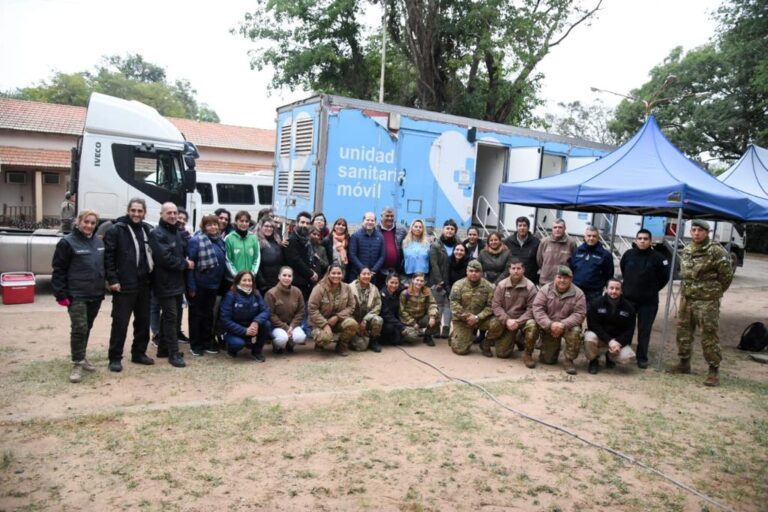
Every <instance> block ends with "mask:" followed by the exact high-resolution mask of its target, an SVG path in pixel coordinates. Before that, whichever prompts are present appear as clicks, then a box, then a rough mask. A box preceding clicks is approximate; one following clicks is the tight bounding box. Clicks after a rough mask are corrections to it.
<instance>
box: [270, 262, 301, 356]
mask: <svg viewBox="0 0 768 512" xmlns="http://www.w3.org/2000/svg"><path fill="white" fill-rule="evenodd" d="M264 301H265V302H266V303H267V307H268V308H269V311H270V313H271V314H272V351H273V352H274V353H275V354H282V353H283V351H288V352H293V347H294V345H303V344H305V343H306V342H307V335H306V334H305V333H304V330H303V329H302V328H301V324H302V322H303V321H304V295H302V293H301V290H299V289H298V288H297V287H295V286H293V269H292V268H291V267H282V268H281V269H280V273H279V275H278V282H277V285H275V286H274V287H273V288H270V289H269V291H267V294H266V296H265V297H264Z"/></svg>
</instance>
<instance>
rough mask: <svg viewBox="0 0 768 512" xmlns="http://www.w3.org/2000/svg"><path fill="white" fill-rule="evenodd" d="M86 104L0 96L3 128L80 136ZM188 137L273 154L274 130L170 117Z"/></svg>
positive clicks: (210, 144)
mask: <svg viewBox="0 0 768 512" xmlns="http://www.w3.org/2000/svg"><path fill="white" fill-rule="evenodd" d="M85 112H86V109H85V107H74V106H70V105H57V104H54V103H41V102H38V101H26V100H16V99H10V98H0V129H6V130H18V131H27V132H40V133H56V134H63V135H76V136H77V135H80V134H81V133H82V132H83V125H84V124H85ZM168 119H169V120H170V121H171V122H172V123H173V124H174V125H176V127H177V128H178V129H179V130H180V131H181V132H182V133H184V135H185V136H186V137H187V139H189V140H191V141H192V142H194V143H195V144H197V145H198V146H201V147H211V148H222V149H239V150H244V151H261V152H268V153H272V152H274V150H275V131H274V130H265V129H263V128H248V127H245V126H232V125H227V124H219V123H203V122H200V121H193V120H191V119H179V118H175V117H169V118H168Z"/></svg>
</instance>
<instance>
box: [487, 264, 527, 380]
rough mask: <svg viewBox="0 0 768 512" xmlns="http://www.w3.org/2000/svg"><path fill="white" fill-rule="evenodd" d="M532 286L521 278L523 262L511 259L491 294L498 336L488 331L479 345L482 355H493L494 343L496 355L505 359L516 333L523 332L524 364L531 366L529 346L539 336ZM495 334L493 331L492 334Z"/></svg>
mask: <svg viewBox="0 0 768 512" xmlns="http://www.w3.org/2000/svg"><path fill="white" fill-rule="evenodd" d="M536 292H537V290H536V285H535V284H533V283H532V282H531V281H530V280H528V279H527V278H526V277H525V267H524V266H523V262H522V261H520V260H519V259H517V258H512V260H511V261H510V263H509V277H508V278H506V279H503V280H502V281H501V282H500V283H499V284H498V286H497V287H496V290H495V291H494V293H493V302H492V304H491V307H492V309H493V315H494V316H495V317H496V319H497V320H498V321H499V322H500V323H501V325H502V326H503V329H500V330H499V336H498V338H493V335H492V334H491V333H489V335H488V336H487V337H486V339H485V340H483V343H482V345H481V348H482V349H483V354H484V355H486V356H488V357H493V354H492V353H491V346H492V345H493V343H494V342H495V343H496V357H502V358H507V357H510V356H512V352H514V350H515V340H517V337H518V335H519V333H520V332H521V330H522V332H523V333H525V356H524V358H523V361H524V362H525V366H527V367H528V368H533V367H534V366H536V363H534V362H533V356H532V354H533V348H534V345H535V344H536V340H537V339H538V337H539V327H538V326H537V325H536V321H535V320H534V319H533V300H534V299H535V298H536ZM493 334H495V333H493Z"/></svg>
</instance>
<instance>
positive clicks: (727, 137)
mask: <svg viewBox="0 0 768 512" xmlns="http://www.w3.org/2000/svg"><path fill="white" fill-rule="evenodd" d="M717 18H718V20H719V22H720V25H719V28H718V33H717V34H716V36H715V37H714V38H713V41H712V42H711V43H709V44H706V45H704V46H701V47H699V48H695V49H693V50H691V51H689V52H687V53H685V54H684V53H683V50H682V48H679V47H678V48H675V49H673V50H672V51H671V52H670V54H669V56H668V57H667V58H666V59H665V60H664V62H662V63H661V64H659V65H658V66H656V67H654V68H653V69H652V70H651V72H650V76H651V79H650V80H649V81H648V82H647V83H645V84H643V85H642V86H641V87H640V88H638V89H635V90H633V91H632V96H634V97H636V98H641V99H643V100H646V101H650V100H652V99H654V98H655V99H656V100H657V103H658V106H657V107H656V108H655V109H654V110H653V114H654V115H655V116H656V119H657V120H658V122H659V124H660V125H661V127H662V128H663V129H664V131H665V133H666V134H667V136H668V137H669V138H670V140H671V141H672V142H673V143H674V144H675V145H677V146H678V147H679V148H680V149H681V150H682V151H683V152H684V153H686V154H688V155H699V154H701V153H703V152H709V154H710V155H712V156H713V157H715V158H721V159H724V160H733V159H737V158H739V157H740V156H741V154H742V153H743V152H744V151H745V150H746V148H747V145H748V144H749V143H750V142H754V143H756V144H758V145H761V146H765V145H767V144H768V115H766V114H768V60H767V59H766V57H765V56H766V55H768V0H730V1H729V2H728V3H726V4H725V5H723V6H722V7H721V8H720V9H719V10H718V13H717ZM670 76H673V77H675V78H673V79H668V77H670ZM665 82H666V85H664V84H665ZM667 98H671V99H669V100H666V99H667ZM644 118H645V115H644V108H643V105H641V104H640V102H637V101H634V102H632V101H627V100H625V101H623V102H622V103H621V104H620V105H619V106H618V108H617V110H616V118H615V120H614V121H612V122H611V123H610V125H609V128H610V130H611V132H612V133H613V134H614V135H615V136H616V137H617V138H619V139H620V140H625V139H627V138H628V137H630V136H631V135H632V134H634V133H635V132H636V131H637V129H638V128H639V127H640V125H641V124H642V122H643V120H644Z"/></svg>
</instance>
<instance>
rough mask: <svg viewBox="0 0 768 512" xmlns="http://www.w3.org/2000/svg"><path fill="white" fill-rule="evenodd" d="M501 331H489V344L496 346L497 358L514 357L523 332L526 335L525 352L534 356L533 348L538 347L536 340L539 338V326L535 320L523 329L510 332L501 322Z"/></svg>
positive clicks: (527, 323) (527, 322)
mask: <svg viewBox="0 0 768 512" xmlns="http://www.w3.org/2000/svg"><path fill="white" fill-rule="evenodd" d="M499 326H501V329H498V330H493V329H491V330H489V331H488V338H487V339H488V342H489V344H490V345H491V346H493V344H494V343H495V344H496V357H500V358H502V359H506V358H508V357H512V353H513V352H514V351H515V340H517V336H518V334H519V333H520V330H522V331H523V334H524V335H525V352H526V353H527V354H533V347H534V345H536V340H537V339H538V338H539V326H538V325H536V321H535V320H528V321H526V322H525V324H524V325H523V326H522V327H518V328H517V329H514V330H512V331H510V330H509V329H507V328H506V326H505V325H504V324H503V323H501V322H499Z"/></svg>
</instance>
